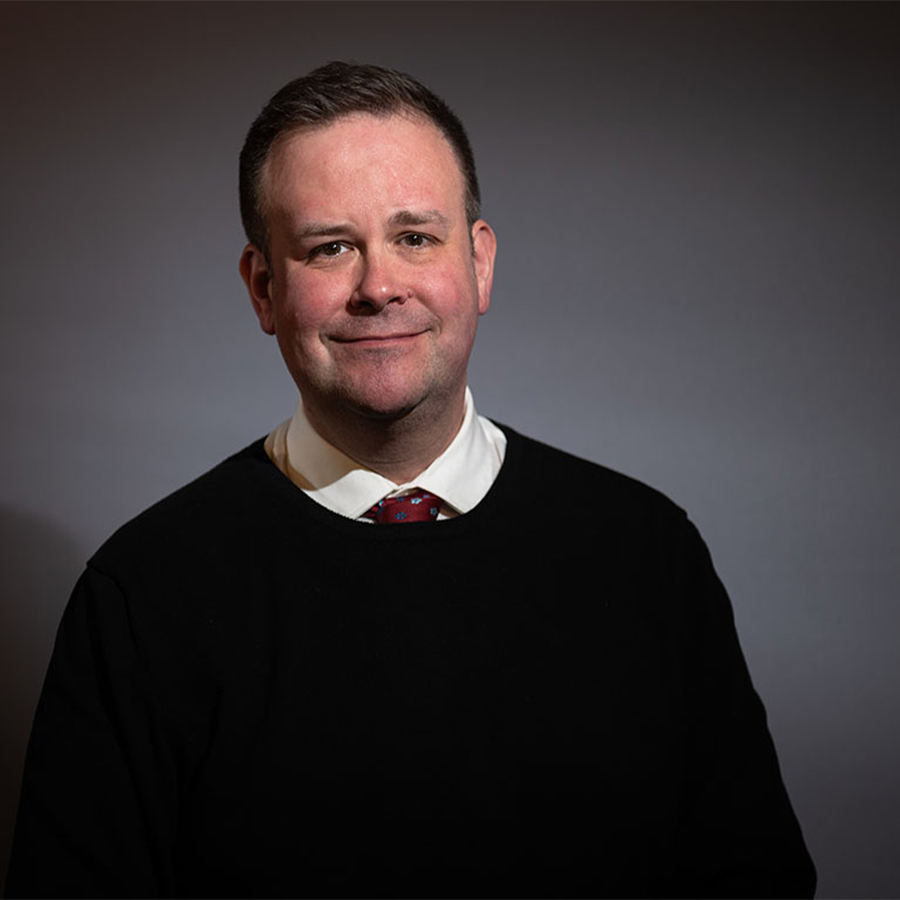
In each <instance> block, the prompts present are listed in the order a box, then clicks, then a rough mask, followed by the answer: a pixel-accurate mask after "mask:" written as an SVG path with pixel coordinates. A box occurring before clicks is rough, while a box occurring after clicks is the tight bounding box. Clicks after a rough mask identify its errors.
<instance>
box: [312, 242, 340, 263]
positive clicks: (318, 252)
mask: <svg viewBox="0 0 900 900" xmlns="http://www.w3.org/2000/svg"><path fill="white" fill-rule="evenodd" d="M349 249H350V248H349V247H348V246H347V245H346V244H345V243H344V242H343V241H328V243H327V244H320V245H319V246H318V247H313V249H312V250H310V251H309V255H308V257H307V258H308V259H315V258H316V257H325V258H328V259H333V258H334V257H336V256H342V255H343V254H344V253H345V252H346V251H347V250H349Z"/></svg>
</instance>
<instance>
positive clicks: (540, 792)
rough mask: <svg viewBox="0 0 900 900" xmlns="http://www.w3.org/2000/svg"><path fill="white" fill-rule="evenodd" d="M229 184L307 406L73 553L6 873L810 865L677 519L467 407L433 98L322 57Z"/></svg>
mask: <svg viewBox="0 0 900 900" xmlns="http://www.w3.org/2000/svg"><path fill="white" fill-rule="evenodd" d="M241 205H242V213H243V218H244V223H245V227H246V229H247V234H248V239H249V244H248V246H247V247H246V249H245V250H244V253H243V256H242V257H241V262H240V270H241V274H242V276H243V278H244V280H245V282H246V284H247V288H248V290H249V293H250V298H251V301H252V303H253V306H254V309H255V310H256V313H257V315H258V317H259V321H260V325H261V326H262V328H263V329H264V331H266V332H267V333H269V334H274V335H275V336H276V338H277V340H278V344H279V347H280V349H281V352H282V355H283V356H284V359H285V362H286V364H287V366H288V369H289V370H290V372H291V374H292V376H293V378H294V380H295V382H296V383H297V386H298V388H299V391H300V402H299V404H298V407H297V411H296V413H295V414H294V416H293V418H292V419H290V420H289V421H288V422H286V423H284V424H283V425H282V426H279V427H278V428H276V429H275V430H274V431H273V432H272V433H271V434H270V435H269V436H268V437H267V438H266V439H265V440H264V441H263V440H260V441H257V442H256V443H255V444H252V445H251V446H250V447H248V448H247V449H245V450H243V451H241V452H240V453H238V454H236V455H235V456H233V457H231V458H230V459H228V460H226V461H225V462H224V463H222V464H221V465H219V466H217V467H216V468H215V469H213V470H212V471H211V472H209V473H207V474H206V475H204V476H202V477H201V478H200V479H198V480H197V481H196V482H194V483H193V484H191V485H188V486H187V487H186V488H183V489H182V490H180V491H178V492H176V493H175V494H174V495H172V496H171V497H169V498H167V499H166V500H163V501H162V502H161V503H159V504H157V505H156V506H154V507H152V508H151V509H150V510H148V511H147V512H145V513H144V514H143V515H141V516H139V517H138V518H137V519H135V520H134V521H133V522H131V523H129V524H128V525H126V526H125V527H124V528H123V529H121V530H120V531H119V532H117V534H116V535H114V536H113V537H112V538H111V540H110V541H108V542H107V543H106V544H105V545H104V546H103V547H102V548H101V549H100V551H99V552H98V553H97V554H96V555H95V556H94V557H93V558H92V559H91V561H90V562H89V564H88V567H87V570H86V572H85V574H84V575H83V576H82V578H81V580H80V581H79V583H78V585H77V587H76V589H75V592H74V594H73V597H72V599H71V601H70V604H69V606H68V608H67V610H66V613H65V616H64V619H63V623H62V626H61V628H60V632H59V635H58V639H57V644H56V648H55V650H54V655H53V659H52V662H51V666H50V671H49V673H48V677H47V682H46V685H45V688H44V692H43V695H42V698H41V702H40V706H39V709H38V713H37V716H36V719H35V725H34V732H33V736H32V741H31V744H30V747H29V757H28V762H27V766H26V774H25V780H24V787H23V795H22V804H21V808H20V815H19V821H18V825H17V836H16V843H15V847H14V854H13V861H12V865H11V869H10V876H9V882H8V893H9V895H10V896H19V895H22V896H26V895H52V896H113V895H115V896H214V895H215V896H222V895H225V896H251V895H253V896H256V895H262V896H334V897H344V896H473V895H478V896H537V897H544V896H694V897H696V896H811V895H812V892H813V889H814V882H815V875H814V871H813V868H812V864H811V862H810V860H809V856H808V854H807V852H806V849H805V847H804V845H803V840H802V837H801V834H800V830H799V827H798V825H797V822H796V820H795V818H794V815H793V813H792V811H791V808H790V804H789V802H788V799H787V796H786V794H785V791H784V787H783V785H782V782H781V777H780V775H779V771H778V764H777V761H776V757H775V753H774V749H773V747H772V744H771V740H770V738H769V735H768V732H767V729H766V724H765V715H764V712H763V709H762V706H761V704H760V702H759V699H758V698H757V696H756V694H755V693H754V691H753V688H752V686H751V683H750V679H749V676H748V674H747V671H746V668H745V665H744V662H743V659H742V656H741V652H740V649H739V646H738V643H737V638H736V636H735V633H734V627H733V622H732V615H731V611H730V607H729V604H728V600H727V597H726V596H725V593H724V591H723V589H722V587H721V585H720V583H719V581H718V579H717V578H716V576H715V573H714V571H713V569H712V566H711V563H710V561H709V557H708V554H707V552H706V549H705V547H704V545H703V543H702V541H701V540H700V538H699V536H698V535H697V533H696V531H695V530H694V528H693V526H692V525H691V524H690V523H689V522H688V520H687V519H686V517H685V516H684V514H683V512H682V511H681V510H680V509H678V508H677V507H676V506H674V505H673V504H672V503H671V502H669V501H668V500H666V499H665V498H664V497H662V496H661V495H660V494H658V493H656V492H655V491H653V490H651V489H650V488H647V487H645V486H643V485H641V484H639V483H637V482H635V481H632V480H631V479H628V478H626V477H624V476H621V475H617V474H615V473H613V472H610V471H609V470H607V469H604V468H602V467H600V466H596V465H593V464H590V463H587V462H584V461H582V460H579V459H576V458H574V457H571V456H568V455H567V454H564V453H562V452H560V451H556V450H553V449H551V448H549V447H546V446H544V445H542V444H539V443H537V442H535V441H531V440H528V439H527V438H524V437H522V436H521V435H518V434H517V433H516V432H515V431H513V430H512V429H510V428H507V427H500V426H498V425H496V424H494V423H492V422H490V421H489V420H487V419H484V418H481V417H480V416H478V415H477V413H476V411H475V408H474V404H473V400H472V397H471V394H470V393H469V392H468V389H467V386H466V367H467V362H468V358H469V353H470V351H471V349H472V344H473V342H474V339H475V332H476V326H477V322H478V318H479V316H480V315H482V314H484V313H485V312H486V311H487V309H488V306H489V302H490V294H491V282H492V274H493V265H494V256H495V249H496V239H495V237H494V233H493V231H492V230H491V228H490V227H489V226H488V225H487V223H486V222H485V221H484V220H483V219H481V218H480V213H479V192H478V183H477V180H476V177H475V167H474V161H473V159H472V153H471V150H470V147H469V143H468V140H467V138H466V136H465V132H464V131H463V129H462V126H461V124H460V123H459V121H458V120H457V119H456V117H455V116H454V115H453V114H452V113H451V112H450V110H449V109H447V107H446V106H445V105H444V104H443V103H442V102H441V101H440V100H439V99H438V98H436V97H435V96H434V95H433V94H432V93H431V92H429V91H428V90H427V89H425V88H424V87H423V86H422V85H420V84H419V83H417V82H416V81H414V80H413V79H411V78H409V77H408V76H405V75H401V74H399V73H396V72H392V71H388V70H384V69H380V68H376V67H369V66H350V65H346V64H341V63H333V64H330V65H328V66H325V67H323V68H321V69H318V70H316V71H314V72H313V73H311V74H310V75H309V76H307V77H306V78H302V79H299V80H298V81H295V82H292V83H291V84H289V85H287V86H286V87H285V88H284V89H282V91H280V92H279V93H278V94H276V95H275V97H273V99H272V100H271V101H270V103H269V104H268V105H267V107H266V108H265V109H264V110H263V112H262V113H261V115H260V116H259V118H258V119H257V121H256V122H255V123H254V125H253V127H252V128H251V131H250V133H249V135H248V138H247V142H246V144H245V147H244V151H243V153H242V157H241ZM386 524H387V525H391V526H396V525H400V526H402V527H387V528H385V527H381V526H383V525H386Z"/></svg>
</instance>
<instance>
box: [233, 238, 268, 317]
mask: <svg viewBox="0 0 900 900" xmlns="http://www.w3.org/2000/svg"><path fill="white" fill-rule="evenodd" d="M238 268H239V269H240V272H241V278H243V279H244V284H246V285H247V292H248V293H249V294H250V302H251V303H252V304H253V310H254V312H255V313H256V316H257V318H258V319H259V327H260V328H262V330H263V331H264V332H265V333H266V334H275V313H274V304H273V302H272V274H271V273H270V272H269V264H268V263H267V262H266V257H265V254H264V253H263V252H262V250H260V249H259V248H258V247H256V246H254V245H253V244H247V246H246V247H244V252H243V253H242V254H241V261H240V264H239V266H238Z"/></svg>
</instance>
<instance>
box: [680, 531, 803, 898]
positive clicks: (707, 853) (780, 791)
mask: <svg viewBox="0 0 900 900" xmlns="http://www.w3.org/2000/svg"><path fill="white" fill-rule="evenodd" d="M679 565H680V567H681V572H680V574H681V576H682V577H683V578H684V581H683V584H685V585H687V586H689V587H688V589H689V590H690V591H691V592H692V593H693V595H694V596H695V597H697V598H699V607H698V609H697V612H696V619H695V620H694V621H693V622H692V625H693V628H692V634H691V635H690V636H689V637H688V638H687V640H686V644H687V657H686V665H687V672H688V682H687V683H688V684H690V685H691V686H692V694H693V698H692V701H691V702H690V704H689V707H690V709H691V711H692V716H691V719H692V720H691V731H692V742H691V765H690V768H689V772H688V775H687V778H686V780H685V784H684V790H683V797H684V800H683V806H682V820H681V828H680V829H679V835H678V838H677V840H676V842H675V850H674V853H673V859H674V860H675V863H674V868H675V871H674V872H673V876H674V880H675V883H676V884H677V885H680V891H678V889H676V891H677V892H678V893H680V895H684V896H694V897H697V896H703V897H713V896H715V897H812V896H813V894H814V891H815V885H816V875H815V869H814V867H813V864H812V860H811V859H810V856H809V853H808V852H807V850H806V847H805V845H804V842H803V837H802V834H801V832H800V827H799V824H798V822H797V819H796V817H795V815H794V812H793V810H792V809H791V805H790V801H789V799H788V796H787V792H786V791H785V788H784V784H783V781H782V778H781V773H780V770H779V766H778V760H777V757H776V754H775V748H774V746H773V743H772V739H771V737H770V735H769V730H768V727H767V725H766V715H765V710H764V708H763V705H762V703H761V701H760V699H759V697H758V696H757V694H756V692H755V690H754V689H753V685H752V683H751V680H750V675H749V673H748V671H747V666H746V664H745V661H744V657H743V654H742V652H741V648H740V645H739V643H738V637H737V634H736V631H735V627H734V617H733V614H732V610H731V604H730V602H729V600H728V597H727V596H726V594H725V590H724V588H723V587H722V585H721V583H720V581H719V579H718V577H717V576H716V573H715V571H714V569H713V566H712V562H711V560H710V558H709V553H708V551H707V549H706V546H705V545H704V543H703V541H702V540H701V538H700V536H699V534H697V532H696V530H695V529H694V527H693V526H692V525H690V524H688V533H687V535H686V542H685V546H684V548H683V553H682V555H681V562H680V564H679Z"/></svg>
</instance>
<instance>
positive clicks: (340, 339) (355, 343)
mask: <svg viewBox="0 0 900 900" xmlns="http://www.w3.org/2000/svg"><path fill="white" fill-rule="evenodd" d="M424 333H425V332H424V331H398V332H392V333H390V334H361V335H358V336H336V337H332V341H334V342H335V343H336V344H347V345H349V346H352V347H359V348H365V347H373V348H387V347H390V346H393V345H402V344H405V343H409V342H410V341H413V340H415V339H416V338H417V337H420V336H421V335H423V334H424Z"/></svg>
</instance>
